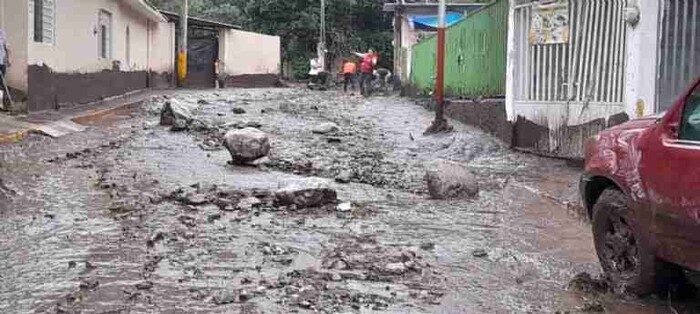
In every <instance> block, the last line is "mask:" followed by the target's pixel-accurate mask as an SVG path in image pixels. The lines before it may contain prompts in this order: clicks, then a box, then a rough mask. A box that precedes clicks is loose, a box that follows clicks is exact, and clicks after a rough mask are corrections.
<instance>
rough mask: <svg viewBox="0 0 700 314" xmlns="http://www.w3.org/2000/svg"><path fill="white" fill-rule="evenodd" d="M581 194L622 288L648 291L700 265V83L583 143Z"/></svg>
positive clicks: (606, 264) (603, 256)
mask: <svg viewBox="0 0 700 314" xmlns="http://www.w3.org/2000/svg"><path fill="white" fill-rule="evenodd" d="M584 151H585V158H586V163H585V172H584V175H583V176H582V180H581V196H582V199H583V203H584V206H585V208H586V209H587V211H588V215H589V217H590V218H591V220H592V223H593V233H594V238H595V244H596V251H597V253H598V256H599V259H600V261H601V264H602V266H603V269H604V270H605V271H606V273H607V274H608V275H609V276H610V278H611V279H612V282H613V284H614V285H616V287H617V288H621V289H622V290H625V291H631V292H635V293H638V294H646V293H649V292H652V291H654V290H656V289H659V288H663V287H662V286H660V285H663V284H668V283H670V282H677V280H675V279H674V278H673V277H676V276H681V275H682V270H681V268H686V269H691V270H700V81H699V80H696V81H695V83H694V84H693V85H692V87H691V88H690V89H689V90H688V91H687V92H686V93H684V94H683V95H680V97H679V98H678V100H677V101H676V103H675V104H674V106H673V107H672V109H671V110H670V111H668V112H667V113H665V114H663V115H659V116H653V117H647V118H641V119H637V120H632V121H629V122H627V123H624V124H621V125H618V126H616V127H613V128H611V129H608V130H605V131H603V132H601V133H600V134H598V135H597V136H595V137H593V138H591V139H589V140H588V141H587V142H586V144H585V149H584Z"/></svg>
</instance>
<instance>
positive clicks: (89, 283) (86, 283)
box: [79, 278, 100, 291]
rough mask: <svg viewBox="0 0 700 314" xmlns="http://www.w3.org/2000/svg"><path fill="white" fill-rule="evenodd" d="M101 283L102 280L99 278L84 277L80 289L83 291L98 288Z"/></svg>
mask: <svg viewBox="0 0 700 314" xmlns="http://www.w3.org/2000/svg"><path fill="white" fill-rule="evenodd" d="M99 285H100V282H99V281H98V280H97V279H94V278H87V279H83V280H81V281H80V285H79V287H80V290H83V291H92V290H95V289H97V287H98V286H99Z"/></svg>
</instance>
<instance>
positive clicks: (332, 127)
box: [311, 122, 340, 134]
mask: <svg viewBox="0 0 700 314" xmlns="http://www.w3.org/2000/svg"><path fill="white" fill-rule="evenodd" d="M339 130H340V128H339V127H338V125H337V124H335V123H333V122H325V123H321V124H319V125H317V126H315V127H314V128H313V129H312V130H311V132H313V133H316V134H328V133H332V132H338V131H339Z"/></svg>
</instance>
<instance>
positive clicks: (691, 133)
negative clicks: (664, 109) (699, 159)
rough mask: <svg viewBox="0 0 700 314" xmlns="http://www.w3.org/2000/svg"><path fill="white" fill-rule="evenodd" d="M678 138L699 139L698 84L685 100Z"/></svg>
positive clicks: (699, 105) (699, 101) (699, 107)
mask: <svg viewBox="0 0 700 314" xmlns="http://www.w3.org/2000/svg"><path fill="white" fill-rule="evenodd" d="M680 139H681V140H686V141H700V86H696V87H695V90H693V92H692V93H691V94H690V96H688V98H687V99H686V101H685V107H684V108H683V121H682V126H681V135H680Z"/></svg>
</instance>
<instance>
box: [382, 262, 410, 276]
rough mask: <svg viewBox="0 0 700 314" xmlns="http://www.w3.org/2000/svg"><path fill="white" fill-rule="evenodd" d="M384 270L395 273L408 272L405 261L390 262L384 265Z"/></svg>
mask: <svg viewBox="0 0 700 314" xmlns="http://www.w3.org/2000/svg"><path fill="white" fill-rule="evenodd" d="M384 271H386V272H387V273H390V274H394V275H401V274H403V273H405V272H406V265H404V263H389V264H386V266H384Z"/></svg>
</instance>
